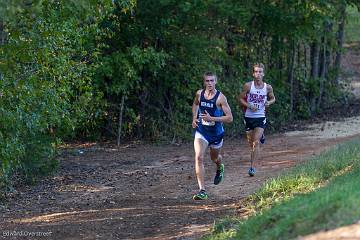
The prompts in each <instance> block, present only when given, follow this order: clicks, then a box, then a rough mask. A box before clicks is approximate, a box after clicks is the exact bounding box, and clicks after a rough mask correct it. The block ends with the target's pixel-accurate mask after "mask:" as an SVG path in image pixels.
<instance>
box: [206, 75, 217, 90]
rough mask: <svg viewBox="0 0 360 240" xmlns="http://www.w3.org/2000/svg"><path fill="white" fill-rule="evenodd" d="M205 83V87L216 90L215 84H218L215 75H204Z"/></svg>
mask: <svg viewBox="0 0 360 240" xmlns="http://www.w3.org/2000/svg"><path fill="white" fill-rule="evenodd" d="M204 84H205V88H206V89H207V90H214V89H215V84H216V79H215V76H205V77H204Z"/></svg>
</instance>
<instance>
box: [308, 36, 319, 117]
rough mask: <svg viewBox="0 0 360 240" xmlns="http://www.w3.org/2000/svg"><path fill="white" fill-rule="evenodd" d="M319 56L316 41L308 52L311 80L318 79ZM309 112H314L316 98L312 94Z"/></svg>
mask: <svg viewBox="0 0 360 240" xmlns="http://www.w3.org/2000/svg"><path fill="white" fill-rule="evenodd" d="M319 55H320V45H319V42H318V41H315V42H313V43H312V45H311V52H310V62H311V75H310V77H311V78H312V79H317V78H318V77H319ZM310 99H311V100H310V101H311V102H310V112H311V114H313V113H314V112H315V110H316V96H315V94H314V93H313V92H312V93H311V95H310Z"/></svg>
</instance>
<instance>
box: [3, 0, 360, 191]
mask: <svg viewBox="0 0 360 240" xmlns="http://www.w3.org/2000/svg"><path fill="white" fill-rule="evenodd" d="M358 5H359V2H358V1H356V0H353V1H345V0H344V1H283V0H279V1H232V0H229V1H217V0H207V1H196V0H194V1H177V0H146V1H145V0H139V1H136V0H114V1H100V0H89V1H85V0H78V1H75V0H67V1H65V0H27V1H20V0H13V1H6V0H0V7H1V8H0V11H1V12H0V16H1V17H0V43H1V46H0V54H1V58H0V78H1V82H0V92H1V97H0V114H1V118H0V121H1V124H0V157H1V160H2V165H1V169H0V179H1V180H0V182H1V184H2V187H4V186H10V185H11V182H12V181H13V178H14V177H15V176H16V177H20V178H22V179H27V180H30V181H32V180H34V179H35V178H34V177H35V176H37V175H41V174H46V173H48V172H50V171H51V170H52V169H54V168H55V167H56V165H57V162H56V161H55V160H54V159H55V158H54V157H55V153H56V147H57V146H58V144H59V143H60V142H61V141H62V140H76V139H84V138H88V139H93V140H99V139H100V138H101V139H110V140H115V139H117V141H118V142H121V141H129V140H133V139H146V140H168V141H173V142H176V141H179V140H181V139H187V138H189V137H190V136H191V121H190V120H191V104H192V101H193V97H194V93H195V91H196V90H197V89H199V88H201V87H202V79H201V76H202V73H203V72H204V71H208V70H211V71H214V72H216V73H217V74H218V76H219V79H220V81H219V86H218V87H219V89H220V90H221V91H223V92H224V93H225V95H226V96H228V101H229V103H230V106H231V107H232V110H233V113H234V117H235V121H234V123H233V124H232V125H229V126H227V133H228V134H229V135H232V136H237V135H239V134H240V133H241V129H242V121H240V118H241V115H242V114H241V111H240V109H239V107H238V106H237V104H236V96H237V95H238V94H239V92H240V88H241V86H242V85H243V84H244V82H245V81H248V80H249V79H250V78H251V66H252V64H253V63H254V62H263V63H264V64H265V66H266V69H265V73H266V77H265V80H266V81H267V82H269V83H271V84H272V86H273V87H274V90H275V94H276V96H277V104H275V105H274V106H272V107H271V110H270V112H269V125H270V128H272V129H276V128H279V127H280V126H282V125H283V124H285V123H286V121H288V120H290V119H301V118H311V117H312V116H314V115H316V114H319V113H321V110H322V109H324V108H327V107H328V106H330V105H333V104H334V103H337V102H339V101H340V102H341V103H342V104H345V103H346V101H347V98H346V93H344V92H343V91H342V89H343V88H342V81H341V78H339V73H340V63H341V53H342V46H343V43H344V28H345V24H346V21H345V20H346V9H347V8H348V7H353V8H354V7H356V6H358ZM275 117H276V121H275Z"/></svg>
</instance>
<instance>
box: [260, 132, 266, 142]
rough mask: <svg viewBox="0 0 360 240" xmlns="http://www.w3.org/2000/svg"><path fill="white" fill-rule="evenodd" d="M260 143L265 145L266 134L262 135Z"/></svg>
mask: <svg viewBox="0 0 360 240" xmlns="http://www.w3.org/2000/svg"><path fill="white" fill-rule="evenodd" d="M260 142H261V144H264V143H265V135H264V134H263V135H261V138H260Z"/></svg>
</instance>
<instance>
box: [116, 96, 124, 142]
mask: <svg viewBox="0 0 360 240" xmlns="http://www.w3.org/2000/svg"><path fill="white" fill-rule="evenodd" d="M124 102H125V95H122V97H121V104H120V111H119V121H118V122H119V125H118V136H117V146H120V143H121V128H122V120H123V112H124Z"/></svg>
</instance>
